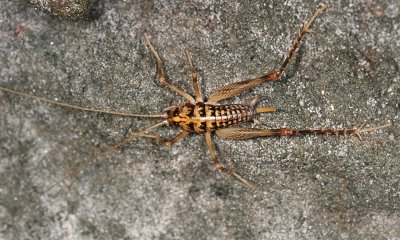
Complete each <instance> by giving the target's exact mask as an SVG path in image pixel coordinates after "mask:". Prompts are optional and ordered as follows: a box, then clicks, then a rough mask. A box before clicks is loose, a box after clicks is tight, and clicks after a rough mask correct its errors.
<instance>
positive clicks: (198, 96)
mask: <svg viewBox="0 0 400 240" xmlns="http://www.w3.org/2000/svg"><path fill="white" fill-rule="evenodd" d="M185 55H186V57H187V59H188V61H189V65H190V71H191V72H192V80H193V89H194V95H195V97H196V101H203V97H202V96H201V92H200V88H199V84H198V82H197V72H196V69H195V68H194V65H193V61H192V56H191V55H190V52H189V50H188V49H185Z"/></svg>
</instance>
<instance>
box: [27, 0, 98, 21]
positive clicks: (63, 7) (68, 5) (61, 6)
mask: <svg viewBox="0 0 400 240" xmlns="http://www.w3.org/2000/svg"><path fill="white" fill-rule="evenodd" d="M28 2H30V3H32V4H33V6H35V7H36V8H37V9H39V10H41V11H43V12H45V13H48V14H50V15H52V16H54V17H57V18H58V19H60V20H79V19H83V18H85V17H87V16H88V15H89V6H90V2H91V1H90V0H28Z"/></svg>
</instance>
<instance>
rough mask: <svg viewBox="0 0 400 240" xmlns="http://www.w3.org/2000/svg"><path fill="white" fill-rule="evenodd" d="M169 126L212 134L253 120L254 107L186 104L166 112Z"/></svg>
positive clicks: (199, 103) (200, 103)
mask: <svg viewBox="0 0 400 240" xmlns="http://www.w3.org/2000/svg"><path fill="white" fill-rule="evenodd" d="M167 114H168V122H169V124H170V125H176V126H179V127H180V128H181V129H182V130H186V131H190V132H197V133H202V132H212V131H215V130H217V129H220V128H226V127H229V126H231V125H235V124H239V123H242V122H245V121H248V120H251V119H253V118H254V114H255V110H254V107H253V106H251V105H247V104H227V105H218V104H210V103H203V102H197V103H196V104H191V103H187V104H185V105H183V106H179V107H175V108H172V109H169V110H168V111H167Z"/></svg>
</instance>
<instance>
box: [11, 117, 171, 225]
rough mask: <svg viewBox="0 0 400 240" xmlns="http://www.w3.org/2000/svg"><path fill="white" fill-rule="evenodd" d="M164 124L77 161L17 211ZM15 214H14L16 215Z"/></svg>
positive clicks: (132, 135)
mask: <svg viewBox="0 0 400 240" xmlns="http://www.w3.org/2000/svg"><path fill="white" fill-rule="evenodd" d="M164 125H168V122H167V121H162V122H160V123H157V124H155V125H153V126H151V127H149V128H147V129H145V130H143V131H140V132H135V133H132V134H131V135H130V136H129V137H128V138H126V139H124V140H122V141H120V142H119V143H117V144H115V145H113V146H110V147H108V148H106V149H105V150H104V151H103V152H101V153H98V154H95V155H93V156H91V157H89V158H88V159H86V160H85V161H84V162H81V163H78V164H76V165H75V166H73V167H72V168H71V169H70V170H69V171H68V172H67V173H65V174H64V176H62V177H61V178H60V179H59V180H57V181H56V182H54V183H53V184H52V185H50V186H49V187H47V188H46V189H45V190H44V191H42V192H41V193H39V194H38V195H37V196H36V197H35V198H33V199H32V200H31V201H30V203H29V204H27V205H25V207H23V208H21V209H19V211H23V210H25V209H27V210H32V209H33V208H34V207H35V206H36V204H37V202H38V201H39V200H40V198H41V197H43V196H44V195H45V194H46V193H48V192H49V191H51V190H52V189H53V188H54V187H56V186H57V185H59V184H61V183H63V182H65V181H66V180H67V179H69V178H71V177H73V176H75V175H76V174H78V173H79V172H80V171H81V170H83V169H84V168H86V167H87V166H89V165H91V164H93V163H94V162H95V161H96V160H98V159H99V158H100V157H103V156H105V155H107V154H110V153H112V152H114V151H116V150H117V149H119V148H121V147H123V146H125V145H126V144H128V143H130V142H131V141H133V140H134V139H135V138H138V137H141V136H143V135H146V133H147V132H148V131H150V130H153V129H155V128H158V127H160V126H164ZM16 216H17V215H15V217H16ZM15 217H14V218H13V219H12V220H11V223H12V222H14V221H15V220H16V219H15Z"/></svg>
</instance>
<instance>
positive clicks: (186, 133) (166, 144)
mask: <svg viewBox="0 0 400 240" xmlns="http://www.w3.org/2000/svg"><path fill="white" fill-rule="evenodd" d="M189 133H190V132H188V131H183V132H181V133H179V134H178V135H176V136H175V137H173V138H172V139H170V140H166V139H164V138H162V137H161V136H159V135H148V134H146V135H141V137H148V138H153V139H155V140H157V141H159V142H161V143H162V144H164V145H165V146H167V147H170V146H172V144H174V143H176V142H178V141H179V140H181V139H183V138H184V137H186V136H187V135H189Z"/></svg>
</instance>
